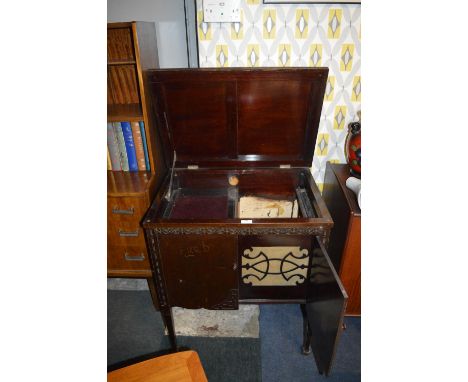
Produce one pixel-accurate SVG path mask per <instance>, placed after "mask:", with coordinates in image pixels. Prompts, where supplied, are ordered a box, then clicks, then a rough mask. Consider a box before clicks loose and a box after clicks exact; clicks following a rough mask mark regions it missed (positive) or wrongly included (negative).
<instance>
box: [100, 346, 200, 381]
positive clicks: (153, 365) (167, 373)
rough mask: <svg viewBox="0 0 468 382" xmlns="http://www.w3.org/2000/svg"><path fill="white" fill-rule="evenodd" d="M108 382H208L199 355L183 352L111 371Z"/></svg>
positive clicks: (192, 352)
mask: <svg viewBox="0 0 468 382" xmlns="http://www.w3.org/2000/svg"><path fill="white" fill-rule="evenodd" d="M107 381H108V382H207V381H208V380H207V379H206V376H205V372H204V371H203V367H202V365H201V362H200V358H199V357H198V354H197V353H196V352H194V351H183V352H179V353H173V354H169V355H165V356H161V357H156V358H152V359H150V360H148V361H143V362H139V363H136V364H134V365H130V366H127V367H124V368H122V369H118V370H114V371H111V372H110V373H108V374H107Z"/></svg>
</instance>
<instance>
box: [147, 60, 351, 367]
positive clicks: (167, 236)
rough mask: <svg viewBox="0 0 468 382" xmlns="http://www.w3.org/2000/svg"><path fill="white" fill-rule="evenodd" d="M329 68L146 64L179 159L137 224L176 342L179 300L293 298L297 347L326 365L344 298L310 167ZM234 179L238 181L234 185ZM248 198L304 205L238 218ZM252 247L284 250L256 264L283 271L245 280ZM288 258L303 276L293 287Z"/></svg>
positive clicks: (211, 302) (226, 302)
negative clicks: (299, 313)
mask: <svg viewBox="0 0 468 382" xmlns="http://www.w3.org/2000/svg"><path fill="white" fill-rule="evenodd" d="M327 73H328V69H326V68H325V69H324V68H320V69H298V68H292V69H259V70H252V69H226V70H225V69H223V70H214V69H180V70H174V69H171V70H151V71H149V74H148V81H149V83H150V84H151V95H152V102H153V105H154V109H153V111H154V114H155V117H156V119H157V121H158V125H159V127H160V130H159V132H160V137H161V142H162V143H163V149H164V150H163V152H164V157H165V160H166V163H173V159H174V152H175V155H176V160H175V162H174V163H175V165H174V168H173V169H172V170H171V169H167V170H166V171H165V172H164V173H163V176H164V180H163V181H162V183H161V187H159V189H158V191H157V193H156V196H155V198H154V200H153V202H152V205H151V207H150V209H149V211H148V212H147V214H146V215H145V217H144V220H143V226H144V229H145V236H146V243H147V247H148V250H149V253H150V262H151V265H152V269H153V275H154V282H155V285H156V292H157V293H156V294H157V297H158V301H159V307H160V310H161V314H162V318H163V320H164V322H165V325H166V327H167V328H168V331H169V335H170V339H171V343H172V345H173V347H174V348H176V347H177V344H176V338H175V333H174V331H173V322H172V315H171V308H172V307H174V306H180V307H184V308H207V309H237V308H238V304H239V303H297V304H302V308H303V312H304V344H303V351H304V353H307V352H308V351H309V349H311V350H312V351H313V352H314V356H315V357H316V360H317V365H318V367H319V370H320V371H321V372H324V373H328V372H329V369H330V365H331V362H332V359H333V351H330V349H334V346H335V344H336V340H337V337H338V336H337V333H339V331H340V330H341V319H342V313H343V312H339V309H338V310H337V307H338V306H339V304H338V303H339V302H341V303H343V302H344V301H345V299H346V297H345V292H344V291H343V290H342V286H341V284H340V281H339V279H338V278H337V277H335V276H336V272H335V271H334V270H333V265H332V264H331V263H330V262H329V261H328V260H327V254H326V247H327V244H328V242H329V234H330V230H331V229H332V227H333V221H332V219H331V216H330V213H329V212H328V209H327V206H326V205H325V203H324V201H323V200H322V197H321V194H320V192H319V190H318V188H317V185H316V184H315V181H314V179H313V178H312V176H311V173H310V170H309V167H310V166H311V163H312V159H313V153H314V146H315V140H316V137H317V131H318V125H319V118H320V112H321V107H322V100H323V95H324V91H325V84H326V78H327ZM194 165H196V166H198V167H195V168H194ZM188 166H190V167H189V168H188ZM232 177H236V178H237V182H236V184H231V183H230V182H229V180H230V178H232ZM243 196H257V197H268V198H271V199H275V200H278V199H286V200H289V201H292V200H296V199H297V200H301V207H300V210H299V214H298V217H294V218H291V217H289V218H274V219H269V218H252V219H241V218H240V217H239V215H238V209H237V207H236V205H237V202H238V201H239V199H240V198H241V197H243ZM210 201H211V203H210ZM197 203H198V204H197ZM223 203H226V204H223ZM213 209H215V210H213ZM254 247H255V248H256V249H255V250H259V249H260V250H264V251H266V252H269V251H272V252H270V253H273V251H277V252H278V253H277V254H276V255H272V256H279V257H271V258H268V256H267V259H266V260H264V261H265V262H266V263H268V267H267V268H268V270H266V271H262V272H263V274H264V275H268V274H270V276H271V275H276V276H278V277H279V278H280V279H281V278H282V279H281V280H280V281H281V282H280V283H279V284H278V283H276V284H274V283H270V281H268V283H265V284H263V285H258V284H257V285H254V284H253V283H249V282H244V281H243V278H242V275H243V274H242V269H248V268H247V265H244V268H242V266H243V264H242V260H243V259H244V260H245V256H244V257H243V255H244V254H245V253H247V254H248V253H250V252H251V251H254V249H253V248H254ZM278 247H282V248H280V249H278ZM285 248H286V249H285ZM283 250H284V251H285V253H284V255H283V253H282V252H281V251H283ZM244 251H246V252H244ZM296 251H299V252H301V254H306V255H307V260H304V261H306V263H305V264H300V265H297V264H296V263H295V259H294V258H293V257H291V253H293V252H296ZM301 256H302V255H301ZM298 258H301V259H303V258H304V257H296V259H298ZM324 259H325V260H324ZM301 261H302V260H301ZM278 263H280V265H278ZM263 264H265V263H263ZM273 264H274V265H273ZM285 264H288V266H291V267H292V268H294V267H296V266H297V268H294V269H302V270H303V273H301V274H300V275H295V277H296V279H294V280H295V281H293V282H291V283H289V279H288V277H289V274H288V275H287V276H288V277H286V274H285V273H284V270H285V269H286V268H284V265H285ZM248 266H249V267H250V265H248ZM278 267H279V268H278ZM282 267H283V268H282ZM322 268H323V269H322ZM330 274H331V275H332V276H333V277H329V275H330ZM323 275H326V279H324V278H323ZM244 276H245V277H246V279H247V276H246V274H245V272H244ZM276 276H274V277H273V279H274V278H275V277H276ZM248 277H251V276H248ZM271 279H272V278H270V279H269V280H271ZM337 291H340V292H342V294H341V299H340V298H339V295H338V293H337ZM329 315H331V316H330V317H331V319H330V320H329ZM322 321H327V323H325V324H322V323H321V322H322ZM322 342H323V343H324V346H323V347H322V346H320V343H322Z"/></svg>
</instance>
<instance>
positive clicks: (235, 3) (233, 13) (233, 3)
mask: <svg viewBox="0 0 468 382" xmlns="http://www.w3.org/2000/svg"><path fill="white" fill-rule="evenodd" d="M203 21H204V22H205V23H240V21H241V15H240V0H203Z"/></svg>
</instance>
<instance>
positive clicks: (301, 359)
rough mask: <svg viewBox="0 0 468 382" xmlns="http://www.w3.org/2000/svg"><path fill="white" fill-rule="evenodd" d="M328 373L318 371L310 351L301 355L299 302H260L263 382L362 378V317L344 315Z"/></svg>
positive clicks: (353, 381)
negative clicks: (286, 303)
mask: <svg viewBox="0 0 468 382" xmlns="http://www.w3.org/2000/svg"><path fill="white" fill-rule="evenodd" d="M345 323H346V330H344V331H343V332H342V334H341V337H340V340H339V343H338V348H337V352H336V356H335V361H334V363H333V366H332V369H331V372H330V375H329V376H328V377H324V376H322V375H320V374H319V373H318V370H317V366H316V365H315V360H314V357H313V355H312V354H309V355H308V356H304V355H303V354H302V353H301V346H302V315H301V310H300V307H299V305H297V304H292V305H261V306H260V339H261V341H262V376H263V380H264V381H266V382H280V381H281V382H283V381H294V382H311V381H323V382H338V381H343V382H356V381H360V380H361V319H360V318H353V317H345Z"/></svg>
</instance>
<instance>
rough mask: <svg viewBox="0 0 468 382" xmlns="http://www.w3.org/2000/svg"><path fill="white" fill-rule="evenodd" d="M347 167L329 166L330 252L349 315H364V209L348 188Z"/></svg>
mask: <svg viewBox="0 0 468 382" xmlns="http://www.w3.org/2000/svg"><path fill="white" fill-rule="evenodd" d="M350 176H351V175H350V173H349V167H348V165H346V164H332V163H327V169H326V173H325V182H324V185H323V199H324V201H325V203H326V204H327V207H328V209H329V211H330V214H331V216H332V218H333V221H334V226H333V229H332V231H331V234H330V244H329V247H328V253H329V254H330V259H331V260H332V262H333V265H334V266H335V269H337V270H338V272H339V275H340V279H341V281H342V282H343V285H344V287H345V289H346V291H347V292H348V296H349V300H348V306H347V308H346V314H347V315H361V209H360V208H359V205H358V204H357V200H356V195H355V194H354V193H353V192H352V191H351V190H350V189H348V188H347V187H346V179H348V178H349V177H350Z"/></svg>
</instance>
